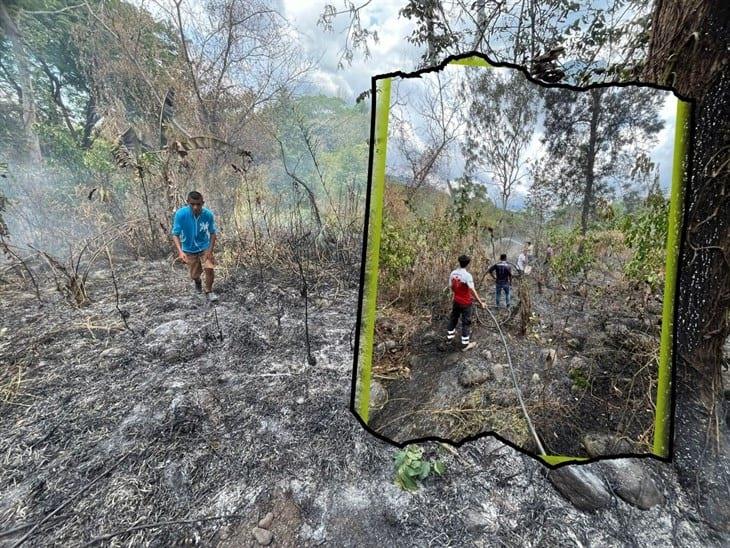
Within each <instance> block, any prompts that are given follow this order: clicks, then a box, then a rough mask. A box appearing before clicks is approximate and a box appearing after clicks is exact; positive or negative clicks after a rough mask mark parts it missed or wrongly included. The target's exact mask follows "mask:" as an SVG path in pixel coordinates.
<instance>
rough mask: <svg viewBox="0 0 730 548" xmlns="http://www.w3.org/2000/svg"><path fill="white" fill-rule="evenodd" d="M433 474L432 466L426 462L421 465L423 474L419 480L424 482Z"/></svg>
mask: <svg viewBox="0 0 730 548" xmlns="http://www.w3.org/2000/svg"><path fill="white" fill-rule="evenodd" d="M430 472H431V465H430V464H429V463H428V462H424V463H423V464H422V465H421V473H420V475H419V476H418V479H421V480H424V479H426V478H427V477H428V474H429V473H430Z"/></svg>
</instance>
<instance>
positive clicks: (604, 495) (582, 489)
mask: <svg viewBox="0 0 730 548" xmlns="http://www.w3.org/2000/svg"><path fill="white" fill-rule="evenodd" d="M548 479H549V480H550V483H552V484H553V486H554V487H555V488H556V489H557V490H558V492H560V494H561V495H563V496H564V497H565V498H567V499H568V500H569V501H570V502H571V503H572V504H573V506H575V507H576V508H578V509H579V510H584V511H587V512H592V511H594V510H598V509H599V508H607V507H608V506H609V505H610V504H611V494H610V493H609V492H608V490H607V489H606V487H605V485H604V484H603V482H602V481H601V479H600V478H599V477H598V476H597V475H596V474H594V473H593V472H592V471H590V470H589V469H587V468H586V467H585V466H564V467H562V468H558V469H557V470H551V471H550V472H549V473H548Z"/></svg>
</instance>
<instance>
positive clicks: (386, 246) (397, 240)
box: [380, 220, 416, 280]
mask: <svg viewBox="0 0 730 548" xmlns="http://www.w3.org/2000/svg"><path fill="white" fill-rule="evenodd" d="M409 234H413V231H408V230H403V229H401V228H399V227H398V226H396V225H395V224H393V223H392V222H390V221H388V220H383V226H382V228H381V232H380V268H381V270H383V271H384V272H385V274H386V277H387V278H388V279H390V280H393V279H397V278H399V277H400V276H401V275H402V272H403V270H405V269H407V268H410V267H412V266H413V264H414V263H415V260H416V249H415V246H414V245H413V241H412V240H411V238H409Z"/></svg>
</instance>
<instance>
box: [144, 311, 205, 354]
mask: <svg viewBox="0 0 730 548" xmlns="http://www.w3.org/2000/svg"><path fill="white" fill-rule="evenodd" d="M198 325H202V323H199V324H198ZM146 346H147V349H148V351H149V352H150V353H151V354H153V355H155V356H160V357H162V358H163V359H164V360H166V361H179V360H182V359H185V358H189V357H194V356H200V355H201V354H202V353H203V352H205V341H204V340H203V337H202V331H201V330H200V329H199V328H196V327H195V326H194V325H193V324H192V323H191V322H187V321H185V320H172V321H169V322H165V323H163V324H160V325H158V326H157V327H155V328H154V329H152V330H151V331H150V332H149V334H148V335H147V343H146Z"/></svg>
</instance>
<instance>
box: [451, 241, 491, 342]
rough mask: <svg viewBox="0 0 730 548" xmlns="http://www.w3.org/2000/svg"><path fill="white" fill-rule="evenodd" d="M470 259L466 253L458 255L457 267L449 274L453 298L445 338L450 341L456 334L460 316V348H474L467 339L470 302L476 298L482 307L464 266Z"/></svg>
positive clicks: (482, 303)
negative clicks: (461, 346)
mask: <svg viewBox="0 0 730 548" xmlns="http://www.w3.org/2000/svg"><path fill="white" fill-rule="evenodd" d="M470 262H471V259H470V258H469V257H467V256H466V255H462V256H461V257H459V268H457V269H456V270H454V271H453V272H452V273H451V274H450V275H449V288H450V289H451V292H452V293H453V296H454V300H453V303H452V306H451V317H450V318H449V326H448V330H447V335H446V340H447V341H448V342H451V341H452V340H453V339H454V337H455V336H456V325H457V324H458V323H459V318H461V344H462V345H463V348H462V350H464V351H466V350H469V349H471V348H474V347H475V346H476V345H477V343H475V342H471V341H470V340H469V338H470V333H469V328H470V326H471V314H472V302H473V299H476V300H477V302H478V303H479V306H481V307H482V308H484V301H482V299H481V298H480V297H479V294H478V293H477V290H476V289H475V287H474V278H473V277H472V275H471V274H470V273H469V272H467V270H466V267H467V266H468V265H469V263H470Z"/></svg>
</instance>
